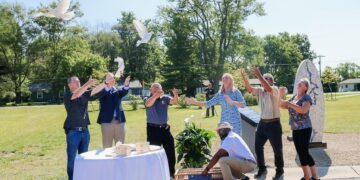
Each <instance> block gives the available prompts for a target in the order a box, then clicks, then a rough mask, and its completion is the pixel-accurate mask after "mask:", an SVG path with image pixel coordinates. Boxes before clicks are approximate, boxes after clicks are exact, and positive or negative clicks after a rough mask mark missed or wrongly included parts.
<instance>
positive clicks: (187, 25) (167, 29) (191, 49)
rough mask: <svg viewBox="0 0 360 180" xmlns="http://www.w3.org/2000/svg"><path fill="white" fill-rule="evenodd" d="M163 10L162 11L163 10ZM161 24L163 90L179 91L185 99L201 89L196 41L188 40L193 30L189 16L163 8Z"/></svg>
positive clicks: (200, 68) (200, 72) (200, 73)
mask: <svg viewBox="0 0 360 180" xmlns="http://www.w3.org/2000/svg"><path fill="white" fill-rule="evenodd" d="M164 11H165V9H164ZM166 11H167V12H163V13H166V19H165V20H166V22H165V23H164V24H163V25H164V35H165V38H164V45H165V46H166V47H167V48H166V55H167V61H166V62H165V63H163V64H162V69H161V74H162V76H163V77H164V82H163V83H162V84H163V87H164V88H165V89H171V88H173V87H176V88H178V89H181V90H182V91H183V92H184V93H185V94H186V96H193V97H194V96H195V93H196V88H197V87H199V86H201V80H202V77H203V74H202V72H203V67H202V66H201V65H200V62H199V61H198V60H197V51H196V47H197V42H196V40H195V39H191V31H192V30H193V29H192V28H193V27H192V26H191V22H190V19H189V16H188V15H187V14H184V13H178V12H177V11H174V10H173V9H166Z"/></svg>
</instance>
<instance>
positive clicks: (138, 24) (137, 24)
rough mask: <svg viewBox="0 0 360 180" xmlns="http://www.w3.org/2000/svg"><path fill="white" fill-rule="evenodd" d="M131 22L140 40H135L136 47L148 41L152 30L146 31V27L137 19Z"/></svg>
mask: <svg viewBox="0 0 360 180" xmlns="http://www.w3.org/2000/svg"><path fill="white" fill-rule="evenodd" d="M133 24H134V26H135V29H136V31H137V32H138V34H139V36H140V38H141V39H140V40H138V41H137V42H136V47H138V46H139V45H140V44H143V43H148V42H149V41H150V39H151V36H152V34H153V33H152V32H148V30H147V28H146V27H145V26H144V24H143V23H141V22H140V21H138V20H134V21H133Z"/></svg>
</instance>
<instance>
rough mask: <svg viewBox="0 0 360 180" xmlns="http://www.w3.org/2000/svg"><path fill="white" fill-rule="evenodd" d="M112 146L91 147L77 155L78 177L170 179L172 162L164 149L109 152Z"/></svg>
mask: <svg viewBox="0 0 360 180" xmlns="http://www.w3.org/2000/svg"><path fill="white" fill-rule="evenodd" d="M109 152H112V148H107V149H101V150H94V151H89V152H86V153H82V154H80V155H77V156H76V159H75V165H74V179H75V180H81V179H84V180H91V179H94V180H95V179H96V180H101V179H106V180H112V179H121V180H143V179H147V180H169V179H170V173H169V166H168V161H167V157H166V154H165V151H164V149H163V148H159V149H158V150H155V151H150V152H147V153H142V154H137V153H136V152H132V154H131V155H128V156H115V157H114V156H110V154H111V153H109Z"/></svg>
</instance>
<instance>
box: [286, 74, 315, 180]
mask: <svg viewBox="0 0 360 180" xmlns="http://www.w3.org/2000/svg"><path fill="white" fill-rule="evenodd" d="M309 84H310V83H309V80H308V79H307V78H303V79H300V81H299V83H298V84H297V94H296V95H294V96H293V97H292V98H290V99H289V100H288V101H285V100H282V97H284V95H285V92H286V88H284V87H282V88H280V106H281V108H284V109H288V111H289V117H290V120H289V124H290V126H291V130H292V133H293V134H292V136H293V140H294V144H295V149H296V152H297V153H298V156H299V159H300V163H301V166H302V169H303V172H304V177H303V178H302V179H304V180H310V179H311V180H315V179H318V177H317V175H316V167H315V162H314V159H313V158H312V157H311V155H310V153H309V143H310V138H311V132H312V128H311V120H310V116H309V111H310V106H311V105H312V100H311V97H310V96H309V95H308V94H306V93H307V91H308V89H309ZM309 167H310V169H311V174H312V177H311V178H310V175H309Z"/></svg>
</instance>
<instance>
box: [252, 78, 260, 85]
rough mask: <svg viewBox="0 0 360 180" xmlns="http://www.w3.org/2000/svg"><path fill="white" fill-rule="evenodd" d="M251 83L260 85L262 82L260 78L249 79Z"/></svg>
mask: <svg viewBox="0 0 360 180" xmlns="http://www.w3.org/2000/svg"><path fill="white" fill-rule="evenodd" d="M249 83H250V84H251V85H260V84H261V83H260V81H259V79H249Z"/></svg>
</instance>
